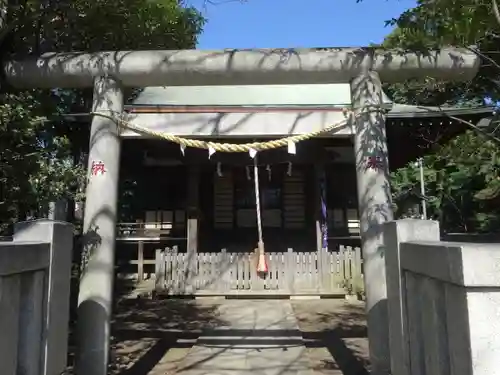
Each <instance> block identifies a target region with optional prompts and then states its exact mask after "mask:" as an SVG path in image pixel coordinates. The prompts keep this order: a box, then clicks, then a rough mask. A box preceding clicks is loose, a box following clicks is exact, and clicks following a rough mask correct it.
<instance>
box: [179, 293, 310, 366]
mask: <svg viewBox="0 0 500 375" xmlns="http://www.w3.org/2000/svg"><path fill="white" fill-rule="evenodd" d="M217 311H218V315H219V316H218V319H220V321H221V322H224V323H223V324H222V325H220V326H217V327H215V328H210V329H206V330H204V331H203V332H202V333H201V335H200V336H199V337H198V339H197V340H196V342H195V344H194V346H193V347H192V348H191V349H190V351H189V353H188V354H187V356H186V357H185V358H184V359H183V360H182V362H181V363H180V364H179V366H178V367H177V371H178V372H179V373H182V374H183V375H209V374H217V375H240V374H259V375H260V374H262V375H278V374H280V375H291V374H293V375H310V374H311V370H310V366H309V361H308V360H307V358H306V355H305V351H306V348H305V346H304V342H303V338H302V335H301V333H300V330H299V327H298V324H297V320H296V318H295V315H294V313H293V310H292V306H291V304H290V302H289V301H278V300H257V301H256V300H253V301H245V300H233V301H225V303H223V304H221V305H219V307H218V310H217Z"/></svg>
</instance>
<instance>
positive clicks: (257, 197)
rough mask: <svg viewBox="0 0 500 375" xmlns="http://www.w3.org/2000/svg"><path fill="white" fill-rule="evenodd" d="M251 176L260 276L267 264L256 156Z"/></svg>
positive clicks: (264, 271) (265, 270)
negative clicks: (252, 176)
mask: <svg viewBox="0 0 500 375" xmlns="http://www.w3.org/2000/svg"><path fill="white" fill-rule="evenodd" d="M253 175H254V179H253V180H254V190H255V212H256V215H257V233H258V236H259V238H258V242H257V250H258V252H259V254H258V263H257V272H258V273H260V274H264V273H267V262H266V255H265V247H264V236H263V234H262V212H261V205H260V184H259V164H258V162H257V154H256V155H255V156H254V157H253Z"/></svg>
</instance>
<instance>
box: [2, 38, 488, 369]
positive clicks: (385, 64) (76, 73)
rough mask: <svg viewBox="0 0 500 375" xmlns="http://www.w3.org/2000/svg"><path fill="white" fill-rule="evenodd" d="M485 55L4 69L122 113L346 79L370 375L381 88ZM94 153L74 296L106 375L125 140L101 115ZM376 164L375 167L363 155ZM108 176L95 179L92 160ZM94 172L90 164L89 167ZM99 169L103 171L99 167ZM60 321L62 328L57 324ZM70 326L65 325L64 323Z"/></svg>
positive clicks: (461, 52)
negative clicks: (84, 247)
mask: <svg viewBox="0 0 500 375" xmlns="http://www.w3.org/2000/svg"><path fill="white" fill-rule="evenodd" d="M479 65H480V60H479V58H478V57H477V56H476V55H475V54H473V53H472V52H470V51H468V50H466V49H456V48H445V49H442V50H440V51H439V52H431V53H429V54H428V55H420V54H415V53H409V54H402V53H400V52H397V51H385V50H375V49H371V48H316V49H291V50H290V49H259V50H221V51H201V50H182V51H114V52H113V51H111V52H99V53H92V54H90V53H62V54H47V55H44V56H42V57H39V58H36V59H32V60H23V61H10V62H7V63H6V64H5V65H4V67H3V68H4V73H5V76H6V79H7V81H8V82H9V83H10V84H11V85H13V86H14V87H16V88H84V87H93V88H94V99H93V111H95V112H104V113H106V112H107V113H111V114H119V115H121V113H122V112H123V106H124V98H123V88H124V87H147V86H161V85H170V86H195V85H205V86H206V85H256V84H268V85H270V84H311V83H312V84H314V83H317V84H319V83H323V84H324V83H350V84H351V88H352V105H353V108H354V111H357V112H358V113H361V115H360V116H356V117H355V120H354V121H353V123H352V124H351V125H352V126H353V132H354V147H355V153H356V171H357V185H358V188H357V189H358V200H359V211H360V212H359V216H360V226H361V238H362V251H363V259H364V277H365V288H366V289H365V290H366V309H367V317H368V338H369V342H370V359H371V362H372V367H373V373H374V374H376V375H378V374H388V373H389V371H390V353H389V349H388V348H389V343H388V337H389V334H390V333H389V332H388V312H387V290H386V282H385V261H384V254H383V248H382V243H383V238H382V224H383V223H384V222H387V221H390V220H392V211H391V199H390V187H389V181H388V162H387V159H388V158H387V144H386V137H385V123H384V115H383V113H382V112H381V111H380V110H378V111H377V110H375V111H373V110H371V111H369V110H366V108H368V107H370V108H372V109H373V108H374V107H375V108H377V107H379V108H380V106H381V104H382V89H381V82H388V83H394V82H404V81H406V80H409V79H412V78H424V77H432V78H438V79H444V80H454V81H464V80H469V79H472V78H473V77H474V75H475V74H476V73H477V71H478V68H479ZM89 147H90V153H89V166H88V168H89V176H90V178H89V183H88V186H87V190H86V197H87V198H86V207H85V219H84V234H85V235H87V236H88V238H89V241H88V244H89V248H88V250H89V253H88V259H87V261H88V263H87V267H86V270H85V272H84V274H83V275H82V278H81V281H80V295H79V300H78V304H79V307H78V335H79V349H78V355H77V373H78V374H79V375H105V374H106V373H107V365H108V360H109V337H110V332H109V331H110V319H111V303H112V294H113V267H114V258H115V254H114V253H115V231H116V220H117V198H118V197H117V190H118V176H119V170H118V169H119V159H120V136H119V132H118V127H117V124H116V123H115V122H114V121H112V120H110V119H107V118H103V117H100V116H95V117H94V118H93V120H92V126H91V134H90V146H89ZM373 157H375V158H376V160H377V163H376V164H377V166H378V167H377V168H372V167H369V166H368V165H367V158H369V159H370V160H373ZM93 163H102V165H101V164H99V165H100V166H101V167H103V168H104V170H105V173H99V174H98V175H93V173H92V172H93V171H95V166H96V165H95V164H93ZM93 166H94V168H93ZM101 172H102V170H101ZM61 323H63V322H61ZM63 324H64V323H63Z"/></svg>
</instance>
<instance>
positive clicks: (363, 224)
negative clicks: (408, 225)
mask: <svg viewBox="0 0 500 375" xmlns="http://www.w3.org/2000/svg"><path fill="white" fill-rule="evenodd" d="M351 95H352V105H353V107H354V112H355V113H356V114H359V116H356V117H355V119H354V120H353V124H352V125H353V127H354V129H353V134H354V153H355V159H356V177H357V191H358V209H359V221H360V234H361V250H362V252H363V266H364V267H363V272H364V282H365V294H366V313H367V327H368V341H369V345H370V362H371V366H372V374H373V375H388V374H390V373H391V360H390V350H389V332H388V329H389V317H388V310H387V288H386V275H385V258H384V250H383V244H384V239H383V231H382V229H383V224H384V223H385V222H388V221H391V220H392V219H393V213H392V207H391V188H390V185H389V166H388V149H387V139H386V132H385V118H384V114H383V113H382V97H383V96H382V85H381V82H380V79H379V76H378V74H377V73H376V72H374V71H371V70H370V69H369V65H367V67H366V69H364V70H363V71H362V72H361V74H360V75H359V76H358V77H356V78H355V79H354V80H353V81H352V82H351Z"/></svg>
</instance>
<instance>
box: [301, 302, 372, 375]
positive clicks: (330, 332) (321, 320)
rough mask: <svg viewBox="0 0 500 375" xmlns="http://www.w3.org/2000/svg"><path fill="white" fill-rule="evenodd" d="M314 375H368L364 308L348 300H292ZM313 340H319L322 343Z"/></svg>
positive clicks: (362, 305)
mask: <svg viewBox="0 0 500 375" xmlns="http://www.w3.org/2000/svg"><path fill="white" fill-rule="evenodd" d="M292 307H293V310H294V312H295V316H296V317H297V321H298V324H299V328H300V330H301V331H302V334H303V336H304V338H305V339H306V345H307V353H308V356H309V357H310V360H311V364H312V366H311V367H312V368H313V370H314V372H315V375H316V374H317V375H340V374H344V375H363V374H368V371H369V360H368V339H367V336H366V320H365V306H364V303H362V302H357V301H356V302H347V301H345V300H332V299H322V300H297V301H292ZM309 339H311V341H314V340H320V344H319V345H318V344H315V343H314V342H313V343H311V344H309Z"/></svg>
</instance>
